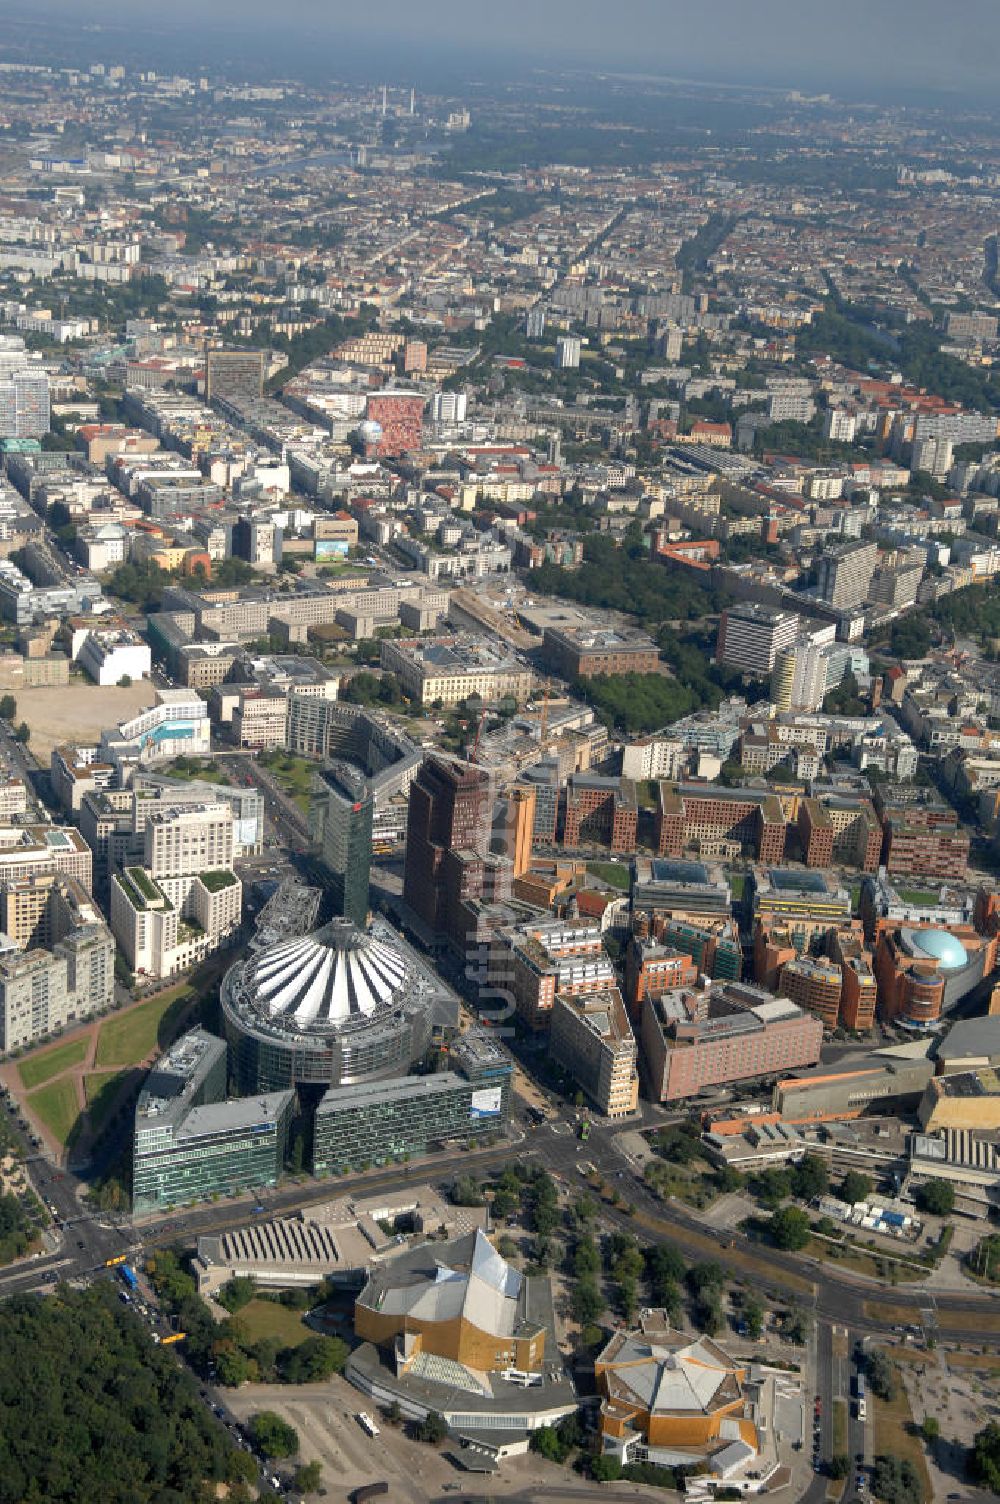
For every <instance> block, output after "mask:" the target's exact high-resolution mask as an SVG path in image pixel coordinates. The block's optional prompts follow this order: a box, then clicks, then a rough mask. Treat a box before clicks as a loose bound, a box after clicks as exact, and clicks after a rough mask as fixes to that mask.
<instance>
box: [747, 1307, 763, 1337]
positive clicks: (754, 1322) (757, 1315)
mask: <svg viewBox="0 0 1000 1504" xmlns="http://www.w3.org/2000/svg"><path fill="white" fill-rule="evenodd" d="M743 1320H744V1322H745V1324H746V1329H747V1336H748V1337H749V1338H750V1340H751V1341H752V1342H756V1341H758V1340H759V1338H760V1336H761V1333H762V1332H763V1330H764V1308H763V1306H762V1305H761V1304H760V1302H759V1301H757V1300H754V1299H753V1297H750V1298H749V1299H747V1300H745V1301H744V1302H743Z"/></svg>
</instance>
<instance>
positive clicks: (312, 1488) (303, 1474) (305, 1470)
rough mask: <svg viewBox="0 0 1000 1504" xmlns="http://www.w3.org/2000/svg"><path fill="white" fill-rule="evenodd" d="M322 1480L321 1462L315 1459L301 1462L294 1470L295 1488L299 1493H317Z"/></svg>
mask: <svg viewBox="0 0 1000 1504" xmlns="http://www.w3.org/2000/svg"><path fill="white" fill-rule="evenodd" d="M322 1481H323V1464H322V1463H321V1462H317V1461H316V1460H315V1459H314V1460H313V1461H312V1462H303V1463H302V1465H301V1466H300V1467H297V1468H296V1470H295V1488H296V1489H297V1491H298V1492H299V1493H300V1494H315V1493H318V1492H319V1487H320V1484H321V1483H322Z"/></svg>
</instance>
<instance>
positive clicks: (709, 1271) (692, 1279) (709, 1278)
mask: <svg viewBox="0 0 1000 1504" xmlns="http://www.w3.org/2000/svg"><path fill="white" fill-rule="evenodd" d="M687 1282H688V1284H689V1285H690V1287H691V1290H692V1292H693V1293H694V1294H695V1295H705V1294H707V1293H709V1292H713V1291H714V1292H715V1293H716V1294H718V1293H719V1291H720V1290H721V1289H722V1288H723V1286H724V1285H725V1283H726V1271H725V1270H724V1269H723V1267H722V1265H721V1264H716V1263H714V1262H713V1261H711V1260H709V1261H706V1262H705V1263H702V1264H692V1266H691V1268H690V1269H689V1270H688V1272H687Z"/></svg>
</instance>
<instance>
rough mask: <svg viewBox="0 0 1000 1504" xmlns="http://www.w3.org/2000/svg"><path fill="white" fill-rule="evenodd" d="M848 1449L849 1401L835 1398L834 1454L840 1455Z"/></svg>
mask: <svg viewBox="0 0 1000 1504" xmlns="http://www.w3.org/2000/svg"><path fill="white" fill-rule="evenodd" d="M846 1451H847V1401H846V1400H834V1402H833V1455H834V1456H835V1457H837V1456H840V1455H841V1454H842V1453H846Z"/></svg>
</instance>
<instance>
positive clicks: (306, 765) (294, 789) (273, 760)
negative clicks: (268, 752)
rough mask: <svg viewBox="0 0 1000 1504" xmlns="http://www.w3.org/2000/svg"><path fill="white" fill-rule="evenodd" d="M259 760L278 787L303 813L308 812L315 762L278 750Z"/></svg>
mask: <svg viewBox="0 0 1000 1504" xmlns="http://www.w3.org/2000/svg"><path fill="white" fill-rule="evenodd" d="M261 762H262V763H263V764H264V766H265V767H266V768H267V771H268V772H269V773H270V775H271V777H272V778H273V779H274V781H275V783H276V784H277V785H278V787H279V788H280V789H282V790H283V791H284V793H286V794H287V795H288V797H289V799H291V800H292V801H293V802H294V803H295V804H297V805H298V806H299V809H301V810H302V812H303V814H308V813H309V794H310V790H311V789H312V781H313V774H314V773H315V772H316V764H315V763H313V762H309V761H308V759H307V758H305V757H294V756H292V755H291V754H290V753H287V752H279V753H277V754H276V755H275V756H273V757H270V758H268V759H266V760H265V759H264V758H261Z"/></svg>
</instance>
